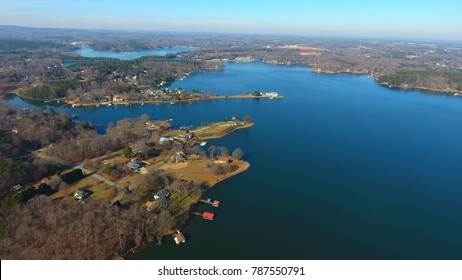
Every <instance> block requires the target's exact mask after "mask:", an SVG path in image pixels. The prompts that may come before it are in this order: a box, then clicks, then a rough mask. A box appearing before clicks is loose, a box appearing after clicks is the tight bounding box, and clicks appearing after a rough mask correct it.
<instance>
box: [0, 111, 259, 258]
mask: <svg viewBox="0 0 462 280" xmlns="http://www.w3.org/2000/svg"><path fill="white" fill-rule="evenodd" d="M12 114H13V116H14V115H15V114H19V115H20V116H21V118H8V119H10V121H9V122H11V120H18V121H19V119H22V121H23V122H28V121H29V120H30V121H38V122H40V118H43V117H46V118H49V121H50V123H57V121H58V119H57V117H58V116H57V115H52V111H49V110H46V109H43V110H41V112H40V111H33V110H32V111H24V112H22V111H16V112H12ZM19 115H18V116H19ZM10 116H11V114H10ZM55 117H56V119H54V118H55ZM63 117H65V119H62V118H63ZM50 118H51V119H50ZM59 118H61V119H62V120H63V121H66V122H67V125H63V126H61V127H62V129H63V130H64V131H67V132H66V133H65V134H63V135H62V136H59V135H57V136H56V137H57V138H58V139H57V140H56V141H55V142H54V143H52V144H50V145H47V146H46V147H45V148H42V149H38V150H35V151H33V152H27V153H26V154H23V155H22V156H21V157H16V158H14V159H13V158H12V159H11V160H13V161H14V162H15V163H14V164H16V165H17V166H18V168H22V167H20V166H21V164H24V162H28V161H31V162H35V163H34V164H35V166H34V167H32V168H35V169H37V170H42V173H41V174H36V175H32V174H31V176H30V177H29V176H23V177H22V181H21V183H20V184H17V185H15V187H14V188H13V187H12V188H11V190H7V189H3V188H2V199H1V205H2V207H3V209H4V211H6V212H7V213H10V214H11V215H7V216H4V217H3V218H2V220H1V225H2V230H3V233H2V237H3V239H2V240H4V241H5V240H9V241H11V242H13V243H14V244H17V246H13V247H11V248H8V249H7V250H6V251H4V252H3V253H2V256H3V257H4V258H15V259H23V258H27V259H30V258H32V259H41V258H58V259H86V258H90V259H108V258H109V259H110V258H118V257H120V256H122V255H124V254H125V253H127V252H128V251H129V250H131V249H132V248H134V247H137V246H140V245H142V244H144V243H146V242H151V241H155V240H160V239H161V238H162V236H165V235H167V234H171V233H173V232H175V230H177V229H181V227H182V226H184V225H185V223H186V222H187V221H188V219H189V215H190V211H191V208H192V206H193V205H194V204H196V203H198V202H199V200H200V199H201V198H202V195H203V194H204V193H205V192H206V191H207V190H209V189H210V188H211V187H213V186H214V185H216V184H217V183H219V182H221V181H223V180H225V179H227V178H229V177H232V176H234V175H236V174H239V173H241V172H244V171H245V170H247V169H248V168H249V167H250V164H249V163H248V162H246V161H243V160H242V158H243V156H244V153H243V151H242V150H241V149H239V148H236V149H235V150H234V151H232V153H230V152H229V151H228V149H227V148H226V147H216V146H213V145H209V144H207V143H206V141H205V140H207V139H212V138H220V137H225V136H226V135H228V134H229V133H232V132H234V131H236V130H239V129H245V128H249V127H251V126H252V125H253V124H254V123H253V122H252V121H251V119H250V117H249V116H244V117H243V118H242V119H240V118H239V117H238V116H233V117H230V118H229V120H227V119H226V118H225V119H224V120H223V121H220V122H217V123H211V124H208V125H204V126H200V127H196V128H194V127H191V126H188V127H186V126H184V127H181V128H179V129H172V127H171V122H170V121H168V120H167V121H160V120H157V121H156V120H150V119H149V116H146V115H143V116H141V117H140V118H136V119H124V120H120V121H119V122H117V124H115V125H113V126H110V127H108V129H107V133H106V134H104V135H98V134H96V133H95V132H94V129H93V128H92V126H91V124H83V125H82V124H78V123H72V120H71V118H70V117H66V116H65V115H61V116H60V117H59ZM9 122H7V123H6V122H4V126H5V125H14V124H13V123H9ZM17 128H18V129H20V127H19V126H17ZM40 129H41V128H40V127H39V128H38V130H40ZM39 133H40V132H39ZM71 134H72V135H73V137H68V135H71ZM59 138H60V139H59ZM2 160H3V159H2ZM5 160H6V159H5ZM44 166H46V168H44ZM34 173H36V172H34ZM11 175H12V177H10V178H8V177H7V178H5V179H6V181H7V182H5V183H6V184H10V185H11V186H13V184H14V182H16V181H15V180H17V179H16V178H15V177H14V173H13V174H11ZM39 176H42V177H39ZM37 204H40V205H41V207H40V209H39V210H37V211H35V210H34V211H35V213H34V217H35V218H34V219H41V220H43V219H47V215H49V214H47V213H53V215H54V218H53V219H55V220H56V221H65V220H66V219H64V217H65V216H66V215H69V214H70V213H75V212H79V213H80V214H79V216H78V217H80V218H77V217H75V219H74V220H73V221H67V223H68V225H67V226H66V225H64V224H61V222H57V223H53V224H47V223H45V224H37V225H35V226H34V225H29V226H30V227H31V228H30V229H31V230H33V232H34V236H31V238H32V239H28V241H27V242H22V241H21V240H22V237H23V236H21V235H18V234H16V232H17V231H18V230H20V223H19V224H18V223H17V221H16V220H15V219H14V218H13V217H15V216H16V215H15V214H14V213H18V212H21V213H23V215H25V216H27V215H28V214H26V212H27V211H29V210H28V209H31V208H30V207H35V205H37ZM96 213H99V214H100V215H104V216H106V219H105V220H104V221H101V222H100V223H98V224H88V225H85V223H86V222H85V221H90V220H93V218H89V216H86V215H96ZM23 217H24V216H23ZM73 223H78V224H80V226H79V227H82V226H83V228H82V230H83V229H84V228H86V227H87V226H88V229H91V231H90V232H93V231H95V230H102V231H104V232H106V234H104V235H94V234H91V233H90V232H89V234H90V235H88V238H90V236H91V238H92V239H94V240H95V242H94V244H93V245H92V246H96V247H97V248H93V249H92V250H89V249H87V250H83V249H82V248H84V247H85V246H86V245H85V244H87V243H80V242H79V241H75V240H82V242H84V239H81V238H75V239H74V241H73V242H74V245H73V246H72V247H70V248H69V246H68V241H69V238H70V236H71V235H73V234H78V235H79V233H78V232H76V231H74V230H72V227H71V226H70V225H71V224H73ZM82 223H83V224H82ZM57 228H61V230H57ZM63 230H64V231H66V232H67V231H68V232H67V233H66V234H63V232H62V231H63ZM6 232H8V234H6ZM79 232H80V231H79ZM40 236H48V237H47V238H45V239H43V238H42V237H40ZM80 237H84V236H82V235H80ZM95 238H96V239H95ZM47 240H54V241H53V243H50V244H53V245H52V246H53V247H48V245H47V244H48V243H49V242H48V241H47ZM75 242H77V243H75ZM20 244H22V245H20ZM18 246H19V247H18ZM29 246H34V247H37V246H38V247H40V248H41V250H33V254H31V251H30V250H28V248H29ZM50 250H51V251H53V253H50ZM22 252H29V253H27V255H25V253H22ZM44 254H46V255H44Z"/></svg>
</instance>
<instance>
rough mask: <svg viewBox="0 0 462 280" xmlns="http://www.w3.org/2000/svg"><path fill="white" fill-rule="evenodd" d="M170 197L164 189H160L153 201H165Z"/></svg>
mask: <svg viewBox="0 0 462 280" xmlns="http://www.w3.org/2000/svg"><path fill="white" fill-rule="evenodd" d="M169 196H170V193H169V192H168V191H167V190H166V189H161V190H160V191H158V192H157V193H156V194H155V195H154V199H155V200H158V199H167V198H168V197H169Z"/></svg>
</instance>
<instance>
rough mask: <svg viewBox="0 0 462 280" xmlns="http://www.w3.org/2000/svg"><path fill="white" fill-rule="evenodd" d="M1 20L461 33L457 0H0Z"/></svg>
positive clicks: (366, 33) (155, 27)
mask: <svg viewBox="0 0 462 280" xmlns="http://www.w3.org/2000/svg"><path fill="white" fill-rule="evenodd" d="M0 24H2V25H20V26H31V27H56V28H61V27H62V28H84V29H122V30H149V31H186V32H189V31H192V32H220V33H254V34H287V35H308V36H358V37H388V38H390V37H392V38H436V39H453V40H462V0H434V1H428V0H420V1H414V0H382V1H378V0H369V1H362V0H344V1H340V0H316V1H312V0H304V1H303V0H298V1H295V0H264V1H255V0H254V1H251V0H231V1H227V0H215V1H212V0H189V1H188V0H185V1H180V0H165V1H156V0H130V1H125V0H112V1H110V0H0Z"/></svg>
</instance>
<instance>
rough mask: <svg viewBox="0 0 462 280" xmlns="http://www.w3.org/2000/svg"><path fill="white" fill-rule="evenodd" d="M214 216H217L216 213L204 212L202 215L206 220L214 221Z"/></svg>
mask: <svg viewBox="0 0 462 280" xmlns="http://www.w3.org/2000/svg"><path fill="white" fill-rule="evenodd" d="M214 216H215V213H212V212H204V213H202V218H203V219H205V220H210V221H212V220H213V217H214Z"/></svg>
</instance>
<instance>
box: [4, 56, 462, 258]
mask: <svg viewBox="0 0 462 280" xmlns="http://www.w3.org/2000/svg"><path fill="white" fill-rule="evenodd" d="M225 66H226V67H225V70H224V71H219V72H217V71H215V72H201V73H196V74H192V75H190V76H188V77H187V78H186V79H184V80H183V81H177V82H175V83H174V84H172V86H171V87H170V88H180V87H182V88H184V89H187V90H192V89H201V90H205V91H210V92H212V93H215V92H216V93H218V94H220V95H224V94H237V95H239V94H241V93H242V92H244V91H245V92H253V91H254V90H260V91H277V92H279V93H282V94H284V95H285V98H283V99H278V100H276V99H275V100H269V99H261V100H252V99H228V100H226V99H223V100H210V101H201V102H194V103H193V104H175V105H169V104H163V105H158V106H156V105H154V104H147V105H145V106H140V105H134V106H132V107H126V106H113V107H104V108H103V107H101V108H99V109H96V108H95V107H79V108H67V107H66V108H64V107H63V108H62V109H64V110H66V111H68V112H69V113H70V114H78V115H79V119H80V120H88V121H91V122H93V123H96V124H99V126H98V131H100V132H103V131H104V127H105V126H106V125H107V123H108V122H115V121H117V120H119V119H122V118H126V117H138V116H140V115H142V114H144V113H147V114H149V115H150V116H151V118H152V119H169V118H172V119H173V124H174V126H175V127H179V126H183V125H189V124H192V125H199V124H200V123H202V122H204V121H208V122H213V121H218V120H221V119H223V117H227V118H230V117H231V116H232V115H234V114H237V115H239V116H243V115H246V114H247V115H250V116H251V118H252V120H254V121H255V123H256V124H255V125H254V126H253V127H251V128H249V129H245V130H239V131H236V132H234V133H232V134H231V135H229V136H227V137H225V138H222V139H218V140H210V141H208V144H207V146H206V147H205V148H207V147H208V146H209V145H216V146H226V147H228V149H229V150H230V151H232V150H233V149H234V148H236V147H240V148H241V149H242V150H243V151H244V153H245V160H247V161H248V162H250V163H251V167H250V169H249V170H248V171H246V172H244V173H242V174H239V175H237V176H235V177H233V178H230V179H228V180H226V181H224V182H222V183H220V184H218V185H216V186H215V187H214V188H213V189H212V190H210V191H209V192H208V193H207V194H206V197H211V198H212V199H218V200H220V201H221V202H222V204H221V205H220V207H219V208H213V209H212V207H210V206H207V205H198V207H197V210H198V211H202V210H211V211H214V212H216V213H217V215H216V218H215V220H214V221H212V222H210V221H204V220H202V219H201V218H200V217H192V218H191V220H190V222H189V224H188V225H187V226H186V227H185V228H184V229H183V231H184V232H185V234H186V235H187V237H188V240H187V242H186V243H185V244H183V245H181V246H176V245H175V244H174V242H173V240H172V238H171V237H168V238H165V239H164V242H163V243H164V244H163V245H162V246H156V245H155V244H148V245H146V246H144V247H143V248H139V249H138V253H137V254H135V255H134V256H131V258H136V259H462V238H460V237H461V236H462V222H461V221H462V117H461V116H462V98H459V97H454V96H448V95H436V94H426V93H422V92H418V91H404V90H396V89H389V88H386V87H381V86H379V85H377V84H376V83H375V82H374V81H372V80H371V79H369V78H368V77H366V76H355V75H343V74H341V75H340V74H339V75H329V74H318V73H312V72H311V71H310V69H308V68H306V67H298V66H293V67H286V66H277V65H266V64H263V63H260V62H255V63H241V64H240V63H227V64H226V65H225ZM8 102H9V103H10V104H11V105H12V106H17V107H24V106H54V107H56V106H59V105H58V104H55V103H52V102H50V103H46V104H45V103H42V102H33V101H24V100H21V99H20V98H18V97H10V98H9V100H8ZM56 108H57V107H56Z"/></svg>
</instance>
